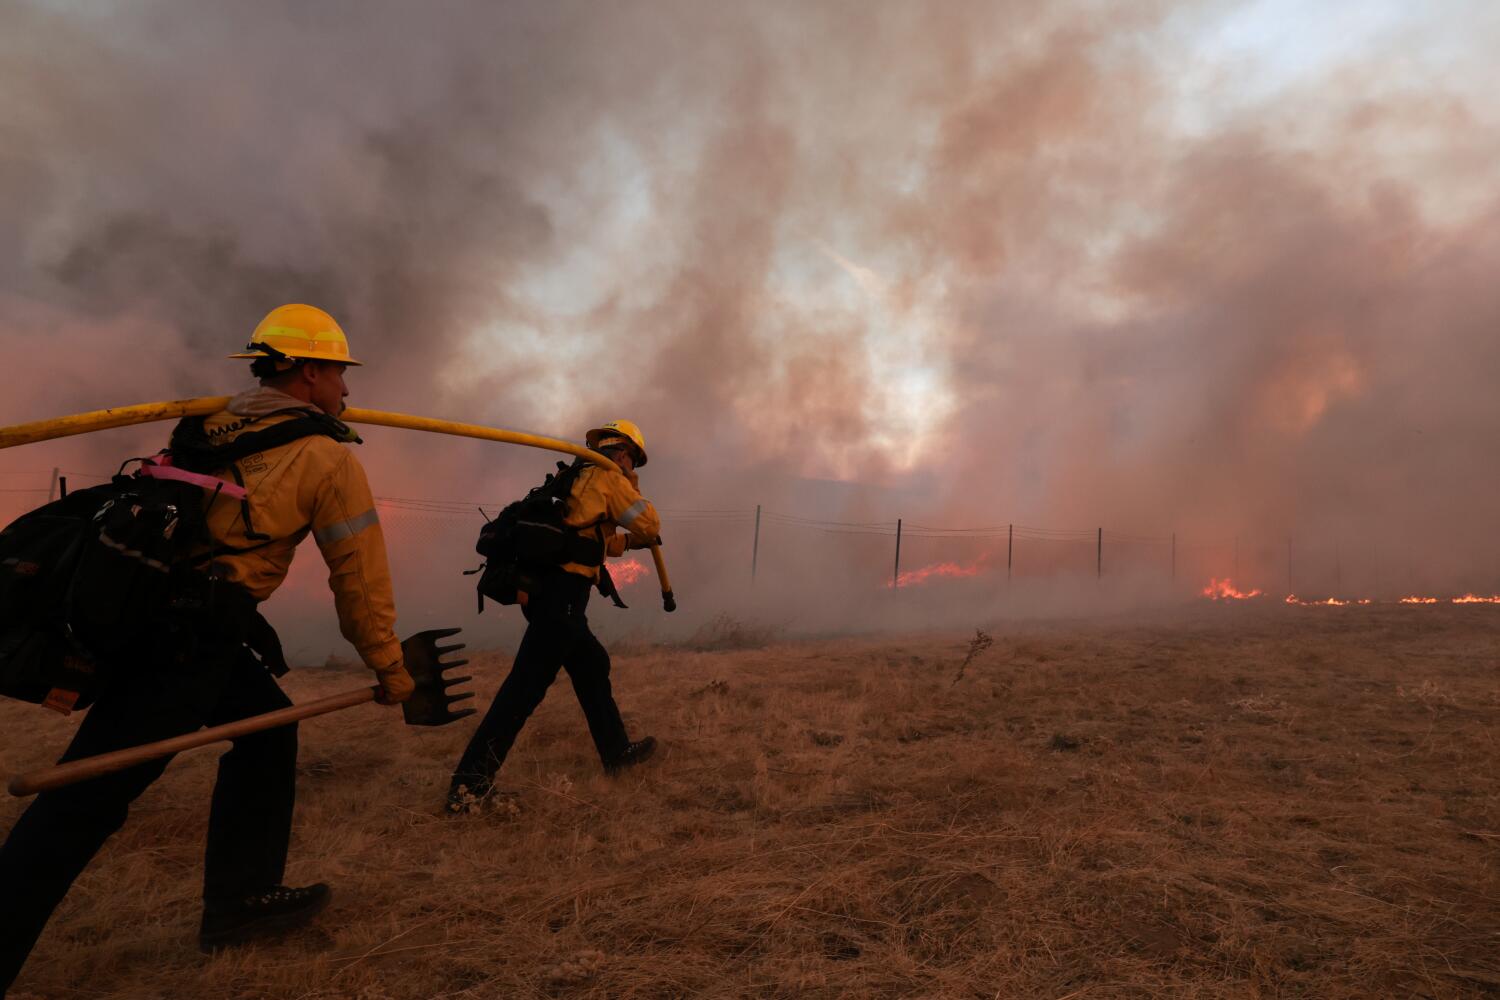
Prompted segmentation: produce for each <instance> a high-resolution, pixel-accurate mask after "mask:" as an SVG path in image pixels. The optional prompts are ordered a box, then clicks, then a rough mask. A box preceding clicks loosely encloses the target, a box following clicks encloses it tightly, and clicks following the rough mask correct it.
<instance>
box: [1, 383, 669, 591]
mask: <svg viewBox="0 0 1500 1000" xmlns="http://www.w3.org/2000/svg"><path fill="white" fill-rule="evenodd" d="M228 402H229V397H228V396H204V397H200V398H197V399H174V400H169V401H167V402H162V403H141V404H139V405H137V406H116V407H112V408H111V409H108V410H94V411H93V412H91V413H75V414H73V415H71V416H67V417H53V418H52V419H50V420H34V421H32V422H31V423H29V424H16V425H15V426H13V427H0V449H3V448H14V447H16V446H18V445H23V444H33V443H35V442H37V441H50V440H52V439H53V438H60V437H71V436H73V435H74V434H87V433H90V432H91V431H103V430H109V429H110V428H112V427H129V426H132V425H134V424H149V423H153V422H155V421H158V420H176V419H180V418H182V417H194V416H204V415H207V414H210V413H217V412H218V411H220V410H222V409H223V408H224V407H225V405H226V404H227V403H228ZM339 419H340V420H343V421H345V422H346V423H352V424H376V425H378V426H381V427H401V428H404V429H406V430H412V431H427V432H429V433H433V434H452V435H454V436H456V437H469V438H478V439H479V440H481V441H497V442H500V443H502V444H519V445H525V446H526V447H528V448H544V449H546V450H548V451H560V452H562V453H563V454H565V455H577V456H578V457H580V458H586V459H588V460H589V461H590V462H593V463H594V464H595V465H602V466H604V467H605V468H618V466H616V465H615V463H613V462H611V461H610V460H609V459H608V458H606V457H605V456H603V455H601V454H599V453H598V452H597V451H592V450H590V449H588V448H585V447H583V446H581V445H576V444H574V443H572V442H571V441H562V440H559V439H558V438H549V437H543V436H541V435H539V434H526V433H523V432H521V431H507V430H501V429H499V428H497V427H485V426H483V425H481V424H463V423H457V422H455V421H452V420H436V419H434V418H432V417H416V416H412V415H410V414H406V413H387V412H386V411H384V410H363V409H359V408H357V407H351V408H350V409H347V410H345V411H344V412H343V413H341V414H340V415H339ZM651 559H652V561H653V562H655V563H656V577H657V581H658V582H659V583H660V584H661V603H662V607H663V608H664V609H665V610H667V611H675V610H677V599H676V598H675V597H674V596H673V595H672V583H671V580H669V579H668V578H667V565H666V562H665V561H664V560H663V559H662V555H661V547H660V546H657V545H653V546H651Z"/></svg>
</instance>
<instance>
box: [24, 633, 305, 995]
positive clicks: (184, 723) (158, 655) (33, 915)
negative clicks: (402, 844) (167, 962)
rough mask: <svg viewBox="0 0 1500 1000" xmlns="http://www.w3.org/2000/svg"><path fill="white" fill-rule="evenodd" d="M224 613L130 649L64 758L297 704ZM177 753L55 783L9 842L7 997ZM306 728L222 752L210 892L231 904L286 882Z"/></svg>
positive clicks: (212, 818) (207, 863) (207, 862)
mask: <svg viewBox="0 0 1500 1000" xmlns="http://www.w3.org/2000/svg"><path fill="white" fill-rule="evenodd" d="M242 633H243V629H242V628H241V627H240V626H238V625H236V624H233V623H226V622H223V621H203V620H192V621H180V622H175V623H167V624H165V625H164V626H163V628H162V630H161V632H160V633H159V634H158V635H157V636H156V637H155V638H154V639H153V640H152V641H151V642H149V643H147V644H145V645H144V646H143V647H142V648H141V649H140V650H139V651H138V652H137V653H133V654H131V655H129V656H126V657H122V658H120V660H119V661H118V664H117V665H116V666H115V668H114V669H113V671H112V677H113V678H114V679H113V680H112V682H111V684H110V686H108V687H106V688H105V689H104V690H103V691H102V692H100V695H99V699H98V701H97V702H96V703H95V704H94V706H93V708H91V709H89V712H88V714H87V715H86V716H84V719H83V722H82V724H81V725H80V726H79V727H78V733H77V735H76V736H75V737H74V739H73V742H72V744H71V745H69V747H68V750H67V752H66V753H65V754H63V757H62V759H63V760H64V761H68V760H74V759H76V758H79V757H88V756H92V755H94V754H99V753H105V752H107V751H110V750H118V749H121V748H124V747H128V746H133V745H136V744H139V743H146V742H150V741H152V740H159V739H165V738H167V737H169V736H177V735H180V734H182V733H188V732H192V731H193V730H196V729H198V728H200V727H202V726H204V725H219V724H221V723H225V722H232V721H234V720H236V719H241V718H244V717H245V716H248V715H257V714H259V713H261V712H269V711H273V710H275V709H278V708H284V707H286V706H287V705H289V704H291V702H290V701H289V700H288V699H287V697H286V695H285V694H283V693H282V691H281V688H280V687H279V686H278V685H277V683H276V681H275V680H274V679H272V677H271V675H270V674H268V673H266V671H265V668H263V667H262V666H260V665H259V664H258V663H257V662H256V661H255V659H254V658H253V657H251V656H250V654H249V652H248V651H247V650H246V649H245V647H244V646H243V645H241V643H240V640H241V638H242ZM167 763H168V761H167V760H166V759H163V760H157V761H151V762H149V763H146V764H140V765H137V766H136V767H132V768H130V769H128V770H125V771H119V772H116V773H115V774H110V775H104V776H102V777H99V778H94V779H92V780H90V781H85V782H82V783H80V784H76V785H70V786H68V787H66V788H59V789H57V790H55V791H50V792H43V793H42V794H40V795H39V796H37V798H36V801H35V802H33V803H32V804H31V806H30V807H29V808H28V809H27V810H26V811H25V812H24V813H22V815H21V818H20V819H19V820H17V821H16V825H15V827H14V828H13V829H12V830H11V831H10V836H9V837H8V838H7V839H6V841H5V845H4V847H0V995H3V994H4V993H5V991H6V989H8V988H9V986H10V984H11V983H12V982H13V981H14V979H15V977H16V975H17V973H19V972H20V969H21V965H22V963H23V962H25V960H26V956H27V955H28V954H29V953H30V951H31V948H32V946H33V945H34V944H35V943H36V939H37V937H38V935H40V934H41V932H42V928H43V927H44V926H46V923H47V920H48V918H49V917H51V915H52V911H53V910H54V909H56V908H57V904H58V903H60V902H62V898H63V896H65V895H66V894H67V892H68V888H69V887H70V886H71V885H72V884H73V880H74V879H76V878H77V877H78V875H79V873H80V872H82V871H83V869H84V868H85V867H86V866H87V865H88V863H89V861H90V860H91V859H92V858H93V857H94V855H95V854H96V853H98V851H99V848H100V847H101V846H103V844H104V842H105V841H106V840H107V839H109V836H110V834H112V833H114V832H115V831H116V830H118V829H120V827H121V826H123V825H124V823H125V817H126V814H127V812H128V811H129V808H130V803H131V802H133V801H134V800H135V798H136V797H137V796H138V795H140V794H141V793H142V792H143V791H145V790H146V787H147V786H148V785H150V784H151V783H152V782H153V781H155V780H156V779H157V778H158V777H159V776H160V775H161V773H162V771H164V770H165V769H166V766H167ZM296 765H297V727H296V725H290V726H284V727H281V728H279V729H272V730H269V731H265V732H259V733H254V734H252V735H250V736H244V737H241V738H240V739H237V740H235V741H234V743H233V745H232V746H231V748H230V749H229V751H228V752H227V753H225V754H224V755H223V756H222V757H220V758H219V776H218V782H217V783H216V784H215V785H214V792H213V802H212V805H211V806H210V811H209V819H208V847H207V852H206V854H205V858H204V872H203V898H204V899H205V900H206V901H208V902H211V903H212V902H217V901H221V900H223V901H229V900H234V899H239V898H241V897H244V896H248V895H252V894H255V893H258V892H261V891H264V890H266V889H269V888H271V887H272V886H275V885H279V884H280V883H281V879H282V871H283V868H284V866H285V864H286V852H287V842H288V838H289V837H290V834H291V824H292V803H293V797H294V791H295V782H296Z"/></svg>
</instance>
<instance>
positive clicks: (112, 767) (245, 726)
mask: <svg viewBox="0 0 1500 1000" xmlns="http://www.w3.org/2000/svg"><path fill="white" fill-rule="evenodd" d="M458 631H459V630H458V629H456V628H436V629H428V630H427V631H425V632H418V633H417V634H416V635H414V636H411V637H410V638H409V639H406V640H405V641H403V642H402V643H401V655H402V656H403V657H404V658H405V662H406V671H407V673H409V674H411V679H412V681H413V683H414V684H415V686H416V690H415V691H413V692H412V696H411V697H410V698H408V699H406V701H403V702H402V703H401V714H402V715H404V716H405V717H406V724H407V725H409V726H446V725H447V724H448V723H450V722H456V721H458V720H459V719H462V718H463V717H464V716H466V715H473V714H474V709H473V708H472V707H466V708H460V709H458V710H456V711H455V710H454V708H453V706H454V705H455V704H457V703H458V702H461V701H467V700H468V699H470V698H472V697H474V692H472V691H466V692H462V693H458V694H455V693H452V690H451V689H452V688H454V687H457V686H458V685H459V684H462V683H464V682H465V681H468V680H472V679H473V678H472V676H467V675H466V676H464V677H449V676H447V674H448V671H450V670H455V669H457V668H458V667H461V666H463V665H464V664H466V663H468V662H469V661H468V660H447V661H444V660H443V659H442V657H443V655H444V654H446V653H453V652H456V651H458V650H460V649H463V648H464V646H463V643H461V642H460V643H455V644H453V645H451V646H439V645H438V644H437V643H438V640H439V639H446V638H448V637H449V636H451V635H457V634H458ZM379 690H380V689H379V687H376V686H371V687H362V688H356V689H355V690H353V691H345V692H344V693H343V694H333V695H329V696H328V697H326V698H319V699H317V700H316V701H309V702H307V703H305V704H302V705H292V706H290V707H288V708H280V709H277V710H276V711H274V712H266V713H265V714H263V715H252V716H250V717H249V718H246V719H239V720H237V721H235V722H227V723H225V724H224V725H222V726H212V727H210V728H208V729H200V730H198V731H197V732H192V733H184V734H183V735H181V736H174V737H172V738H171V739H166V740H158V741H156V742H155V743H145V744H142V745H141V746H137V747H127V748H126V749H124V750H115V751H113V752H112V753H105V754H99V755H98V756H97V757H84V758H81V759H79V760H71V761H68V762H67V763H66V764H58V765H56V766H54V767H48V768H43V769H42V770H40V771H32V772H30V773H28V774H19V775H17V776H16V777H14V778H12V779H11V782H10V794H12V795H15V796H27V795H35V794H36V793H37V792H45V791H48V790H50V789H53V788H62V787H63V786H64V785H72V784H75V783H77V782H80V781H87V780H88V779H89V778H97V777H99V776H100V775H104V774H113V773H114V772H116V771H123V770H125V769H126V768H127V767H134V766H135V765H137V764H143V763H145V762H146V761H148V760H156V759H158V758H160V757H170V756H171V755H172V754H175V753H179V752H181V751H183V750H192V749H193V748H195V747H201V746H207V745H208V744H210V743H218V742H219V741H221V740H233V739H238V738H240V737H241V736H248V735H250V734H251V733H258V732H261V731H262V730H266V729H275V728H277V727H278V726H285V725H287V724H288V723H292V722H297V721H298V720H301V719H311V718H312V717H314V716H317V715H327V714H328V713H329V712H338V711H341V710H343V709H346V708H353V707H354V706H355V705H363V704H364V703H366V702H369V701H374V700H375V695H376V693H377V692H378V691H379Z"/></svg>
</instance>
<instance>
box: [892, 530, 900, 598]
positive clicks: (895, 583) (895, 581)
mask: <svg viewBox="0 0 1500 1000" xmlns="http://www.w3.org/2000/svg"><path fill="white" fill-rule="evenodd" d="M900 586H901V518H899V517H898V518H896V568H895V570H894V571H893V572H892V573H891V587H892V588H896V587H900Z"/></svg>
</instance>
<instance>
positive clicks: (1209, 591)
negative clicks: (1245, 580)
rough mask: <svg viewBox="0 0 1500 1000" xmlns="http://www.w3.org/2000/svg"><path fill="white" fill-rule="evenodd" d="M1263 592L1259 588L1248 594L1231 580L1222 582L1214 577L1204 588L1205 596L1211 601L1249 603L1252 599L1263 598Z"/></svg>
mask: <svg viewBox="0 0 1500 1000" xmlns="http://www.w3.org/2000/svg"><path fill="white" fill-rule="evenodd" d="M1261 593H1262V591H1261V590H1260V589H1259V588H1257V589H1255V590H1252V591H1249V592H1248V593H1247V592H1245V591H1243V590H1240V589H1239V588H1237V587H1236V586H1235V585H1234V584H1233V583H1232V582H1230V581H1229V579H1227V578H1226V579H1223V580H1220V579H1219V578H1218V577H1212V578H1210V579H1209V581H1208V586H1207V587H1204V588H1203V596H1204V597H1207V598H1208V599H1209V600H1211V601H1248V600H1249V599H1250V598H1252V597H1259V596H1261Z"/></svg>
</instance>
